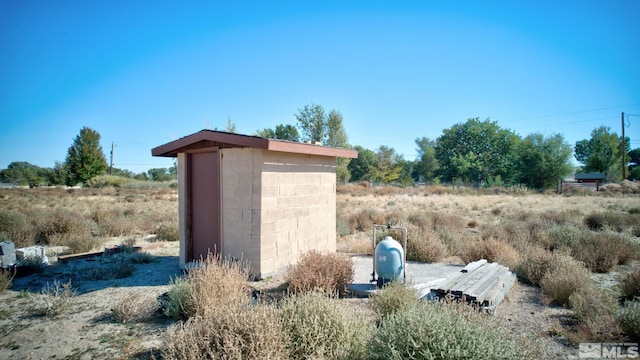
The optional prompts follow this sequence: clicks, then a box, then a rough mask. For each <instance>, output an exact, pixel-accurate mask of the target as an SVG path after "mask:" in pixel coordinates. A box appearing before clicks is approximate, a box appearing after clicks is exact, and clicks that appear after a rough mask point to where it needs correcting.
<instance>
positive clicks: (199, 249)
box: [188, 151, 221, 260]
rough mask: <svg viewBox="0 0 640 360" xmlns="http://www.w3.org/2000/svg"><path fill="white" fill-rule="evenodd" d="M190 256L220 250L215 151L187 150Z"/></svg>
mask: <svg viewBox="0 0 640 360" xmlns="http://www.w3.org/2000/svg"><path fill="white" fill-rule="evenodd" d="M188 163H189V179H190V181H189V185H190V186H189V212H190V216H189V218H190V225H189V230H190V231H189V238H190V243H191V244H190V245H191V246H190V248H191V251H190V256H191V259H190V260H200V258H201V257H202V258H206V257H207V254H208V253H213V254H216V253H219V252H220V250H221V242H220V237H221V235H220V158H219V157H218V152H217V151H214V152H202V153H193V154H189V161H188Z"/></svg>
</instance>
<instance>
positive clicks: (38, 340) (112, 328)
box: [0, 242, 577, 359]
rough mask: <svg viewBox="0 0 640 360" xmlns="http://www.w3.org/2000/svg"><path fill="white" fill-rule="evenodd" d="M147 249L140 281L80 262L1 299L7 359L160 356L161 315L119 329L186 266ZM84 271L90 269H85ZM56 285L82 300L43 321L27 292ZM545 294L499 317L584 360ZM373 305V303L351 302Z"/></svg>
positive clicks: (2, 352) (515, 299)
mask: <svg viewBox="0 0 640 360" xmlns="http://www.w3.org/2000/svg"><path fill="white" fill-rule="evenodd" d="M139 245H142V247H143V250H142V251H145V252H148V253H150V254H152V255H153V257H154V260H153V261H152V262H150V263H146V264H136V265H135V269H134V271H133V275H132V276H130V277H127V278H122V279H111V280H93V281H91V280H82V279H83V277H82V276H81V275H82V274H80V273H78V272H82V271H86V267H85V266H86V265H87V264H89V266H90V265H91V261H87V260H74V261H70V262H68V263H66V264H57V265H51V266H50V267H49V268H48V269H47V270H46V271H45V272H44V273H43V274H41V275H30V276H26V277H22V278H16V279H14V285H13V288H12V289H11V290H8V291H5V292H4V293H2V294H0V359H118V358H146V359H149V358H153V357H154V356H155V357H159V356H158V355H159V353H160V351H159V348H160V347H161V344H162V339H163V334H164V331H165V329H166V328H167V327H168V326H169V325H171V324H172V323H173V320H171V319H167V318H166V317H164V316H163V315H161V314H158V315H157V316H155V317H154V318H152V319H151V320H148V321H145V322H134V323H126V324H123V323H118V322H117V321H115V319H114V317H113V315H112V309H113V307H114V306H115V305H116V304H117V303H118V302H120V301H122V299H123V298H125V297H126V296H128V295H130V294H132V293H134V292H137V293H141V294H144V295H145V296H148V297H149V298H150V299H151V298H156V297H157V296H159V295H161V294H163V293H164V292H166V291H167V290H168V284H169V282H170V279H171V278H172V277H175V276H178V275H180V274H181V271H180V270H179V268H178V244H177V243H149V242H142V243H141V244H140V243H139ZM83 269H84V270H83ZM54 279H56V280H57V281H60V282H67V281H69V280H71V283H72V286H73V288H74V289H75V290H76V292H77V295H76V296H75V297H74V298H73V301H72V303H71V305H70V308H69V309H68V311H67V313H65V314H62V315H58V316H55V317H45V316H35V315H32V312H30V311H29V310H28V309H29V299H28V295H27V292H29V291H30V292H38V291H40V289H41V288H42V287H43V286H45V285H46V284H47V283H51V282H52V281H53V280H54ZM281 284H282V276H275V277H273V278H270V279H267V280H263V281H259V282H253V283H251V286H252V287H254V288H256V289H260V290H268V289H272V288H275V287H278V286H279V285H281ZM541 299H542V298H541V294H540V289H538V288H535V287H531V286H527V285H522V284H516V285H515V286H514V287H513V288H512V290H511V291H510V292H509V293H508V295H507V297H506V299H505V301H503V303H502V304H501V305H500V306H499V307H498V309H497V313H496V316H497V317H499V318H500V319H502V320H503V321H504V323H505V326H507V327H509V328H510V329H511V330H512V331H513V332H516V333H525V332H526V333H530V334H533V335H534V336H536V337H539V338H540V339H541V341H543V342H544V344H545V347H546V348H547V349H548V351H549V354H550V358H563V359H567V358H577V349H576V348H575V347H572V346H569V345H567V343H566V341H565V340H563V339H562V338H561V337H553V336H552V335H551V334H553V329H554V328H556V327H557V326H559V325H560V324H562V323H567V322H570V321H571V316H570V311H569V310H567V309H565V308H562V307H554V306H549V305H547V304H545V303H544V302H543V301H542V300H541ZM354 300H355V301H356V302H357V303H359V304H365V303H366V300H365V299H357V300H356V299H345V300H344V301H350V302H354Z"/></svg>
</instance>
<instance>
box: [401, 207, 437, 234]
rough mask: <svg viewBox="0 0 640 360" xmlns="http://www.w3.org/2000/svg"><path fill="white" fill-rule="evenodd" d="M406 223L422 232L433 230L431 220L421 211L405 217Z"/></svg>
mask: <svg viewBox="0 0 640 360" xmlns="http://www.w3.org/2000/svg"><path fill="white" fill-rule="evenodd" d="M407 222H409V223H410V224H413V225H415V226H417V227H419V228H420V229H423V230H430V229H433V218H432V217H431V216H430V215H429V214H428V213H425V212H423V211H418V212H414V213H411V214H409V216H407Z"/></svg>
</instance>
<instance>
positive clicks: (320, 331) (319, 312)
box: [281, 291, 374, 360]
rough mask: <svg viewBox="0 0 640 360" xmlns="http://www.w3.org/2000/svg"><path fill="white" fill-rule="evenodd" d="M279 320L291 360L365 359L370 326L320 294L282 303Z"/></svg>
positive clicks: (357, 314)
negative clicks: (287, 340) (287, 342)
mask: <svg viewBox="0 0 640 360" xmlns="http://www.w3.org/2000/svg"><path fill="white" fill-rule="evenodd" d="M281 306H282V313H281V316H282V319H283V327H284V331H285V333H286V334H287V336H288V338H289V344H288V346H287V348H288V349H289V351H290V358H291V359H301V360H302V359H327V360H328V359H364V358H365V355H366V344H367V341H368V340H369V339H370V338H371V336H372V334H373V329H374V328H373V322H372V321H371V318H370V317H369V316H368V315H367V314H366V313H364V312H363V311H357V310H355V309H353V308H350V307H347V306H345V305H343V304H340V303H337V302H336V300H335V299H332V298H330V297H327V294H326V293H323V292H317V291H313V292H308V293H305V294H301V295H295V296H291V297H289V298H287V299H285V300H284V302H283V304H282V305H281Z"/></svg>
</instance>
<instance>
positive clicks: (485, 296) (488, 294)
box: [476, 269, 513, 305]
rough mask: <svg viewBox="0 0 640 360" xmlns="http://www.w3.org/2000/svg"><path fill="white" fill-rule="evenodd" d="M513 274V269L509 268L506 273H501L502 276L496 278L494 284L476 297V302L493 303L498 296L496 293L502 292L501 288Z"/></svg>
mask: <svg viewBox="0 0 640 360" xmlns="http://www.w3.org/2000/svg"><path fill="white" fill-rule="evenodd" d="M512 275H513V274H512V273H511V271H509V270H508V269H507V271H505V272H504V273H501V274H500V277H498V278H496V281H495V282H494V284H493V286H491V287H490V288H486V289H484V291H482V292H480V293H479V294H478V295H477V297H476V302H477V303H478V304H483V305H484V304H491V303H492V302H493V300H494V298H495V297H496V295H497V294H498V293H499V292H500V290H501V289H502V288H503V287H504V285H505V283H506V282H507V281H508V280H509V278H510V277H511V276H512Z"/></svg>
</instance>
